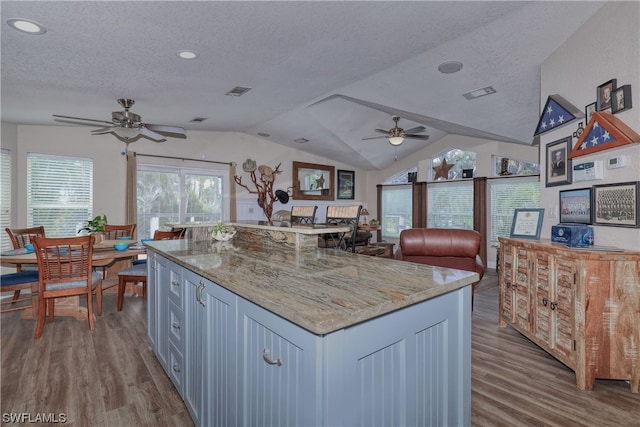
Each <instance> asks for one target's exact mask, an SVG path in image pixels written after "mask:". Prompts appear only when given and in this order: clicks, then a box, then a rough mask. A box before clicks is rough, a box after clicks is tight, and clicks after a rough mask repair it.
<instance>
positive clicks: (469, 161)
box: [430, 148, 476, 181]
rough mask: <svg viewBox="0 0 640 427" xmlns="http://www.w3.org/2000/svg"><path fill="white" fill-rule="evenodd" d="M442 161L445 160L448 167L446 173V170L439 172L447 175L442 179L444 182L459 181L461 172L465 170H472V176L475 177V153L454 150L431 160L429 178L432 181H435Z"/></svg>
mask: <svg viewBox="0 0 640 427" xmlns="http://www.w3.org/2000/svg"><path fill="white" fill-rule="evenodd" d="M443 160H446V163H447V165H448V167H450V169H449V171H448V172H447V171H446V169H445V170H442V171H441V172H442V173H445V174H446V175H447V178H444V179H445V180H454V179H461V178H462V171H463V170H465V169H472V170H473V174H474V175H475V169H476V153H475V152H473V151H464V150H460V149H458V148H454V149H452V150H449V151H447V152H446V153H441V154H439V155H438V156H437V157H435V158H433V159H432V160H431V166H432V168H431V175H430V176H431V180H432V181H436V175H437V173H436V171H437V170H440V167H441V166H442V164H443ZM439 178H440V177H439Z"/></svg>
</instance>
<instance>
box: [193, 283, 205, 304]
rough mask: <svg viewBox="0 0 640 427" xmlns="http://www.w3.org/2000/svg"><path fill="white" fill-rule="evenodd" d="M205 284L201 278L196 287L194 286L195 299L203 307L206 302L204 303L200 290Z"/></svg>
mask: <svg viewBox="0 0 640 427" xmlns="http://www.w3.org/2000/svg"><path fill="white" fill-rule="evenodd" d="M205 286H206V285H205V284H204V282H203V281H202V280H201V281H200V284H199V285H198V287H197V288H196V301H198V302H199V303H200V304H201V305H202V306H203V307H206V306H207V304H205V302H204V301H203V300H202V290H203V289H204V287H205Z"/></svg>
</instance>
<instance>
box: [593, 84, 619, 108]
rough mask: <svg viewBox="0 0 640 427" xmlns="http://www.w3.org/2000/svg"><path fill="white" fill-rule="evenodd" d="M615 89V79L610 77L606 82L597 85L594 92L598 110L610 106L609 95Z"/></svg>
mask: <svg viewBox="0 0 640 427" xmlns="http://www.w3.org/2000/svg"><path fill="white" fill-rule="evenodd" d="M615 90H616V79H611V80H609V81H608V82H606V83H603V84H601V85H600V86H598V91H597V93H596V96H597V101H596V102H597V103H598V111H602V110H608V109H609V108H611V99H612V98H611V97H612V96H613V91H615Z"/></svg>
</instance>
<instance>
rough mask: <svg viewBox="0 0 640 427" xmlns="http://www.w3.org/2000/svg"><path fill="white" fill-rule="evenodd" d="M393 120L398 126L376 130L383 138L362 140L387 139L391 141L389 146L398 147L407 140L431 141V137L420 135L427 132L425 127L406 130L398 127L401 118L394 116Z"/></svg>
mask: <svg viewBox="0 0 640 427" xmlns="http://www.w3.org/2000/svg"><path fill="white" fill-rule="evenodd" d="M392 119H393V121H394V122H395V124H396V125H395V126H394V127H392V128H391V129H389V130H384V129H376V132H379V133H383V134H384V135H383V136H370V137H368V138H362V140H363V141H365V140H368V139H379V138H387V139H388V140H389V144H391V145H393V146H396V147H397V146H398V145H400V144H402V143H403V142H404V140H405V139H420V140H423V141H426V140H427V139H429V135H418V134H419V133H422V132H424V131H425V130H427V128H425V127H424V126H416V127H414V128H411V129H407V130H404V129H402V128H400V127H398V120H400V117H399V116H393V117H392Z"/></svg>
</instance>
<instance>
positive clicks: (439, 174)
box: [433, 159, 455, 180]
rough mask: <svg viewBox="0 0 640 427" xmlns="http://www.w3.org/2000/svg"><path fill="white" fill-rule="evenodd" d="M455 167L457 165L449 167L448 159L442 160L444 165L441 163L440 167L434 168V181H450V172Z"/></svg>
mask: <svg viewBox="0 0 640 427" xmlns="http://www.w3.org/2000/svg"><path fill="white" fill-rule="evenodd" d="M454 166H455V165H448V164H447V159H442V163H440V166H436V167H434V168H433V171H434V172H435V176H434V178H433V179H434V180H435V179H438V178H444V179H449V170H450V169H451V168H452V167H454Z"/></svg>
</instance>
